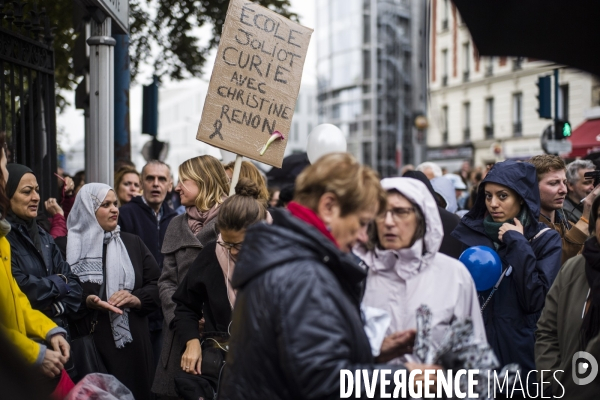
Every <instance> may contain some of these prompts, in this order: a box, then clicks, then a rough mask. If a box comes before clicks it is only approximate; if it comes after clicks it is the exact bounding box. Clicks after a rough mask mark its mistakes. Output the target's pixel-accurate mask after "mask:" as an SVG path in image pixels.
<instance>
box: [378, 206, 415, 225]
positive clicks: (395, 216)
mask: <svg viewBox="0 0 600 400" xmlns="http://www.w3.org/2000/svg"><path fill="white" fill-rule="evenodd" d="M413 212H415V208H414V207H397V208H392V209H391V210H387V211H386V212H385V213H383V214H380V215H378V216H377V217H376V218H375V219H376V220H377V222H383V221H385V219H386V218H387V216H388V213H391V214H392V220H393V221H394V222H400V221H402V220H405V219H406V218H408V216H409V215H410V214H411V213H413Z"/></svg>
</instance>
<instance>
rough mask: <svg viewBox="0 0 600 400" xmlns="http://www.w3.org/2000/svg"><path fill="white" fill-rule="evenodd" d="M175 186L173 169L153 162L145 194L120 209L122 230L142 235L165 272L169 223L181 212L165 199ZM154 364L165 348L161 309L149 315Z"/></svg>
mask: <svg viewBox="0 0 600 400" xmlns="http://www.w3.org/2000/svg"><path fill="white" fill-rule="evenodd" d="M172 186H173V184H172V181H171V169H170V168H169V166H168V165H167V164H165V163H163V162H161V161H158V160H152V161H150V162H148V164H146V165H145V166H144V168H142V188H143V194H142V195H141V196H138V197H134V198H132V199H131V201H130V202H129V203H127V204H125V205H123V206H122V207H121V208H120V209H119V226H120V227H121V231H123V232H127V233H133V234H135V235H138V236H139V237H140V238H141V239H142V242H144V244H145V245H146V247H148V249H149V250H150V252H151V253H152V255H153V256H154V258H155V259H156V263H157V264H158V266H159V267H160V268H161V271H162V261H163V255H162V253H161V252H160V249H161V248H162V244H163V240H164V238H165V233H166V231H167V227H168V226H169V223H170V222H171V220H172V219H173V217H176V216H177V213H176V212H175V211H174V210H173V209H172V208H171V207H169V206H168V204H167V202H166V201H165V198H166V196H167V193H168V192H169V191H170V190H171V187H172ZM148 323H149V326H150V339H151V341H152V350H153V352H154V363H155V364H157V363H158V358H159V356H160V350H161V346H162V323H163V316H162V312H161V310H160V307H159V309H158V310H156V311H155V312H153V313H152V314H150V315H149V316H148Z"/></svg>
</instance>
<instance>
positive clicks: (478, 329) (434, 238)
mask: <svg viewBox="0 0 600 400" xmlns="http://www.w3.org/2000/svg"><path fill="white" fill-rule="evenodd" d="M381 186H382V187H383V189H384V190H385V191H386V192H387V208H386V209H384V210H383V211H384V212H382V213H380V214H379V215H378V216H377V217H376V218H375V223H374V224H373V223H372V224H371V226H370V227H369V241H368V242H367V243H366V244H359V245H357V246H356V247H355V249H354V253H355V254H356V255H357V256H359V257H360V258H361V259H362V260H363V261H364V262H365V263H366V264H367V265H368V266H369V272H368V275H367V285H366V290H365V294H364V298H363V304H364V305H366V306H369V307H374V308H377V309H380V310H384V311H386V312H387V313H388V314H389V315H390V317H391V323H390V325H389V327H388V330H387V332H386V333H387V334H390V333H392V332H396V331H402V330H405V329H416V327H417V318H416V317H417V315H416V311H417V309H418V308H419V307H420V306H421V305H423V304H425V305H427V306H428V307H429V309H430V310H431V313H432V321H431V339H432V341H433V345H434V346H436V345H437V344H439V343H440V342H441V341H442V339H443V338H444V336H445V335H446V333H447V332H448V328H449V326H450V324H451V323H452V322H453V321H461V320H465V319H467V318H470V319H471V320H472V321H473V331H474V334H475V337H476V340H478V341H480V342H486V338H485V328H484V326H483V320H482V318H481V312H480V311H479V301H478V300H477V291H476V289H475V284H474V283H473V279H472V278H471V275H470V274H469V271H468V270H467V269H466V268H465V266H464V265H463V264H462V263H461V262H460V261H457V260H455V259H453V258H450V257H448V256H446V255H444V254H441V253H439V251H438V250H439V248H440V245H441V243H442V238H443V237H444V232H443V229H442V224H441V220H440V216H439V213H438V212H437V204H436V203H435V200H434V199H433V196H432V195H431V193H429V191H428V190H427V187H426V186H425V185H424V184H423V183H422V182H419V181H418V180H416V179H411V178H387V179H384V180H382V181H381ZM409 358H410V356H408V357H407V359H409Z"/></svg>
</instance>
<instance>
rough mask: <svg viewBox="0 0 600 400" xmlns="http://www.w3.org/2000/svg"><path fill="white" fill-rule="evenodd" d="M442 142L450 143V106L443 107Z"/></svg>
mask: <svg viewBox="0 0 600 400" xmlns="http://www.w3.org/2000/svg"><path fill="white" fill-rule="evenodd" d="M442 143H443V144H448V106H444V107H442Z"/></svg>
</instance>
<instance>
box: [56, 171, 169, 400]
mask: <svg viewBox="0 0 600 400" xmlns="http://www.w3.org/2000/svg"><path fill="white" fill-rule="evenodd" d="M117 204H118V202H117V196H116V194H115V192H114V191H113V190H112V188H111V187H110V186H108V185H105V184H101V183H90V184H87V185H84V186H83V187H82V188H81V190H80V191H79V192H78V193H77V198H76V200H75V204H74V205H73V209H72V210H71V213H70V214H69V219H68V221H67V223H68V226H69V237H68V242H67V261H68V262H69V263H70V264H71V266H72V269H73V272H75V273H76V274H77V275H79V277H80V279H81V282H82V285H83V301H82V304H81V309H80V311H79V313H78V314H79V315H78V317H79V319H78V320H77V321H74V324H73V325H74V327H72V331H76V332H77V333H78V334H79V335H85V334H88V333H89V332H90V331H91V328H92V323H93V321H94V317H95V315H97V324H96V325H95V329H94V333H93V336H94V343H95V344H96V348H97V349H98V352H99V354H100V357H101V359H102V361H103V362H104V365H105V366H106V369H107V371H108V373H109V374H111V375H114V376H115V377H116V378H117V379H118V380H119V381H121V382H122V383H123V384H124V385H125V386H127V388H128V389H129V390H131V392H132V393H133V396H134V397H135V399H136V400H143V399H150V397H151V394H150V386H151V385H152V378H153V375H154V369H153V360H152V346H151V344H150V333H149V330H148V319H147V315H148V314H149V313H151V312H152V311H154V310H156V309H157V308H158V289H157V287H156V282H157V280H158V277H159V275H160V272H159V269H158V265H157V264H156V261H155V260H154V257H153V256H152V253H150V250H148V248H147V247H146V246H145V245H144V243H143V242H142V241H141V239H140V238H139V237H137V236H136V235H131V234H127V233H121V232H120V228H119V226H118V225H117V220H118V216H119V209H118V207H117ZM103 269H104V270H105V271H104V273H103ZM104 274H105V276H106V282H105V286H106V291H105V292H103V293H100V287H101V285H102V283H103V282H104V280H105V279H104V276H103V275H104ZM96 311H97V313H96ZM74 335H75V333H74Z"/></svg>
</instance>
